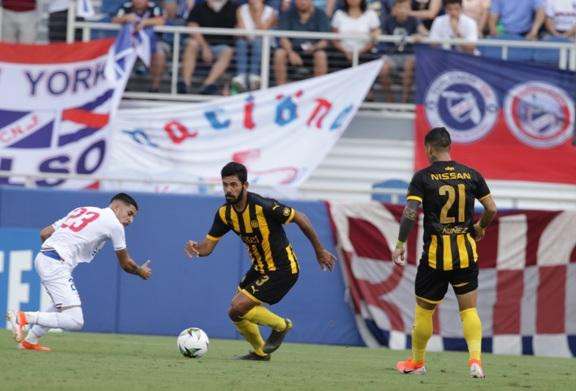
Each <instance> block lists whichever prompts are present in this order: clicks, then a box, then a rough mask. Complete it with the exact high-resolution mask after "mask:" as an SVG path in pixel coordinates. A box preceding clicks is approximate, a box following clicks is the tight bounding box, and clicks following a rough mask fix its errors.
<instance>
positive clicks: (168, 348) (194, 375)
mask: <svg viewBox="0 0 576 391" xmlns="http://www.w3.org/2000/svg"><path fill="white" fill-rule="evenodd" d="M43 343H45V344H46V345H49V346H51V347H52V349H53V351H52V352H49V353H47V352H31V351H21V350H18V349H17V348H16V344H15V342H14V341H13V340H12V336H11V334H10V333H9V332H8V331H6V330H0V390H1V391H25V390H34V391H45V390H47V391H48V390H75V391H76V390H103V391H112V390H123V391H141V390H162V391H164V390H179V391H181V390H202V391H204V390H251V391H252V390H254V391H256V390H265V391H274V390H299V391H307V390H322V391H327V390H354V391H364V390H379V391H382V390H401V391H409V390H426V391H435V390H437V391H451V390H458V391H470V390H490V391H492V390H516V391H519V390H533V391H541V390H553V391H561V390H575V389H576V360H574V359H560V358H541V357H527V356H499V355H490V354H485V355H484V368H485V370H486V374H487V378H486V379H485V380H478V379H472V378H470V377H469V375H468V368H467V355H466V354H464V353H453V352H442V353H429V354H428V357H427V369H428V374H427V375H425V376H409V375H401V374H399V373H397V372H396V371H395V370H394V369H393V368H394V364H395V362H396V361H397V360H400V359H404V358H405V357H406V356H407V355H408V352H406V351H392V350H388V349H367V348H359V347H342V346H325V345H303V344H292V343H286V344H284V345H283V346H282V347H281V348H280V350H278V351H277V352H276V353H274V355H273V357H272V360H271V361H270V362H246V361H240V360H235V359H234V357H235V356H236V355H239V354H244V353H246V352H247V351H248V344H247V343H245V342H243V341H229V340H212V341H211V342H210V349H209V351H208V353H207V354H206V356H204V357H203V358H201V359H188V358H184V357H182V356H181V355H180V353H179V352H178V350H177V348H176V337H175V336H174V337H158V336H137V335H117V334H90V333H50V334H48V335H47V336H46V337H45V338H44V339H43Z"/></svg>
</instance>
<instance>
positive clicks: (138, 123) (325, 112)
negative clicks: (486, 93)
mask: <svg viewBox="0 0 576 391" xmlns="http://www.w3.org/2000/svg"><path fill="white" fill-rule="evenodd" d="M381 67H382V61H381V60H379V61H372V62H369V63H366V64H363V65H360V66H358V67H354V68H349V69H346V70H343V71H340V72H335V73H331V74H328V75H325V76H321V77H316V78H312V79H309V80H305V81H301V82H296V83H290V84H286V85H282V86H278V87H274V88H270V89H267V90H263V91H254V92H250V93H246V94H241V95H235V96H231V97H224V98H219V99H214V100H213V101H210V102H205V103H198V104H180V105H172V106H170V107H160V108H154V109H149V108H147V109H134V110H123V111H121V112H120V113H119V115H118V120H117V121H116V122H115V129H116V131H115V132H114V134H115V136H114V149H113V150H112V164H111V166H113V167H114V168H113V175H114V176H124V177H129V178H133V179H141V180H142V181H149V180H150V179H153V178H163V179H173V180H174V181H175V182H176V183H178V182H179V181H187V180H188V181H190V180H191V179H196V180H198V181H199V182H204V183H214V182H217V183H220V169H221V168H222V166H223V165H224V164H226V163H227V162H229V161H232V160H233V161H238V162H242V163H244V164H245V165H246V166H247V168H248V171H249V177H250V182H251V184H253V185H255V184H256V185H268V186H279V185H285V186H291V187H295V186H298V185H299V184H301V183H302V182H303V181H304V180H305V179H306V178H307V177H308V176H309V175H310V173H311V172H312V171H313V170H314V168H315V167H316V166H317V165H318V164H319V163H320V161H321V160H322V159H323V158H324V156H325V155H326V153H327V152H328V151H329V150H330V149H331V148H332V146H333V145H334V143H335V142H336V141H337V140H338V139H339V137H340V135H341V134H342V133H343V132H344V130H345V129H346V127H347V126H348V123H349V122H350V121H351V120H352V118H353V117H354V114H355V113H356V111H357V109H358V107H359V106H360V104H361V103H362V101H363V100H364V97H365V96H366V94H367V92H368V91H369V89H370V88H371V86H372V83H373V82H374V80H375V78H376V76H377V75H378V72H379V69H380V68H381ZM110 172H111V173H112V171H110ZM111 176H112V175H111ZM115 186H116V185H115ZM127 186H128V187H130V185H127ZM132 186H134V185H132ZM136 188H137V189H139V190H155V191H160V190H161V191H180V190H182V189H184V190H189V189H188V188H187V187H186V186H184V188H182V187H179V186H178V185H168V186H161V187H156V186H153V188H152V189H150V188H146V186H144V187H142V186H140V185H138V186H137V187H136ZM200 190H202V188H200Z"/></svg>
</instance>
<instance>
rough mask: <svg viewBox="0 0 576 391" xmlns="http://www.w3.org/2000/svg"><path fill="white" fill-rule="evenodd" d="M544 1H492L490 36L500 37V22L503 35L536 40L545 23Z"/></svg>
mask: <svg viewBox="0 0 576 391" xmlns="http://www.w3.org/2000/svg"><path fill="white" fill-rule="evenodd" d="M545 18H546V14H545V12H544V0H515V1H510V0H492V5H491V6H490V35H498V33H500V31H498V27H497V26H498V22H499V23H500V24H501V26H502V30H501V33H503V34H514V35H524V36H526V38H528V39H536V38H537V37H538V31H539V30H540V27H541V26H542V24H543V23H544V20H545Z"/></svg>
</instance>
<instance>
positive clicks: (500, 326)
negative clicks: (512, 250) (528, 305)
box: [492, 270, 524, 334]
mask: <svg viewBox="0 0 576 391" xmlns="http://www.w3.org/2000/svg"><path fill="white" fill-rule="evenodd" d="M496 281H497V282H496V303H495V304H494V314H493V322H494V324H493V325H492V328H493V333H494V334H520V332H521V328H520V319H521V318H520V317H521V314H522V311H521V310H522V301H521V300H519V298H521V297H522V295H523V294H524V270H500V271H498V272H497V275H496Z"/></svg>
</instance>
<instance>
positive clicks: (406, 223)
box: [398, 200, 419, 242]
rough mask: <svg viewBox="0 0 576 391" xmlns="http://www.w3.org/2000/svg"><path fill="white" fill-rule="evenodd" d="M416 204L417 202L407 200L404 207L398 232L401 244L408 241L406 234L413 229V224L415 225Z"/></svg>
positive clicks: (416, 215)
mask: <svg viewBox="0 0 576 391" xmlns="http://www.w3.org/2000/svg"><path fill="white" fill-rule="evenodd" d="M418 204H419V203H418V201H414V200H409V201H408V203H407V204H406V207H404V212H403V213H402V219H401V220H400V232H399V233H398V240H399V241H401V242H405V241H406V239H408V234H409V233H410V231H411V230H412V227H414V223H416V218H417V217H418Z"/></svg>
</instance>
